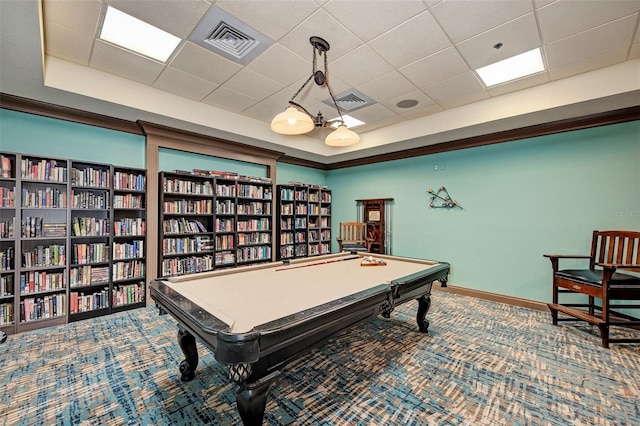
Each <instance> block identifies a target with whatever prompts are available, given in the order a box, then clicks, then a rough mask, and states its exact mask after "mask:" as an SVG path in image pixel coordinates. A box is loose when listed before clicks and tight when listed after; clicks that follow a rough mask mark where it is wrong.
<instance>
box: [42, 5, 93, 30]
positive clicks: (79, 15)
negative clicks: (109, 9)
mask: <svg viewBox="0 0 640 426" xmlns="http://www.w3.org/2000/svg"><path fill="white" fill-rule="evenodd" d="M102 7H103V3H102V2H101V1H100V0H67V1H59V0H45V1H44V2H43V3H42V8H43V13H42V14H43V17H44V19H45V20H46V21H48V22H55V23H57V24H58V25H62V26H64V27H67V28H70V29H72V30H75V31H78V32H80V33H83V34H89V35H92V36H93V35H95V34H96V30H97V28H98V22H99V20H100V18H101V16H100V14H101V12H102Z"/></svg>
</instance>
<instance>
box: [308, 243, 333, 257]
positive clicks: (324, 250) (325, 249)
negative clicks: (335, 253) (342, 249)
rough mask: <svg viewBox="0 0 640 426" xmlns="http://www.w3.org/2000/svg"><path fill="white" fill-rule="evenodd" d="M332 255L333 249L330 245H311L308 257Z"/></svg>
mask: <svg viewBox="0 0 640 426" xmlns="http://www.w3.org/2000/svg"><path fill="white" fill-rule="evenodd" d="M329 253H331V247H330V246H329V244H325V243H322V244H310V245H309V251H308V255H309V256H317V255H321V254H329Z"/></svg>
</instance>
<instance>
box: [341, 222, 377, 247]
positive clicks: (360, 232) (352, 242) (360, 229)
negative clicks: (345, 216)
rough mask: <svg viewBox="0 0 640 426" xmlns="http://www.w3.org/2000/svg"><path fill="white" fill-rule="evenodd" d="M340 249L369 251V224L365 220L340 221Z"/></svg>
mask: <svg viewBox="0 0 640 426" xmlns="http://www.w3.org/2000/svg"><path fill="white" fill-rule="evenodd" d="M336 239H337V240H338V250H339V251H369V240H368V239H367V224H366V223H364V222H340V233H339V235H338V238H336Z"/></svg>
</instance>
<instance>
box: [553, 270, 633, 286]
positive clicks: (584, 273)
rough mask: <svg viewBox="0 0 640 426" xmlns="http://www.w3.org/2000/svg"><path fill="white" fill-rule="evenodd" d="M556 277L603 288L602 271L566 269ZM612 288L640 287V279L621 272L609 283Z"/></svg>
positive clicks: (557, 273) (615, 274)
mask: <svg viewBox="0 0 640 426" xmlns="http://www.w3.org/2000/svg"><path fill="white" fill-rule="evenodd" d="M556 277H558V278H563V279H565V280H571V281H578V282H582V283H585V284H590V285H597V286H602V270H598V269H596V270H595V271H593V270H591V269H565V270H562V271H558V272H556ZM609 285H610V286H611V287H612V288H615V287H629V286H639V287H640V277H638V276H634V275H630V274H625V273H621V272H615V273H614V274H613V277H612V279H611V281H610V283H609Z"/></svg>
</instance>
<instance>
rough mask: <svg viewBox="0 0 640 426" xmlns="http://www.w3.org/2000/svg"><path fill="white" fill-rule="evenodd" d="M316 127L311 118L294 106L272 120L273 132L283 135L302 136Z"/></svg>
mask: <svg viewBox="0 0 640 426" xmlns="http://www.w3.org/2000/svg"><path fill="white" fill-rule="evenodd" d="M314 127H315V124H314V122H313V120H312V119H311V117H309V116H308V115H307V114H305V113H303V112H302V111H300V110H298V108H296V107H294V106H293V105H292V106H289V107H288V108H287V109H286V110H284V112H281V113H280V114H278V115H276V116H275V117H274V118H273V120H271V130H273V131H274V132H276V133H280V134H281V135H302V134H304V133H309V132H310V131H312V130H313V128H314Z"/></svg>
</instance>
